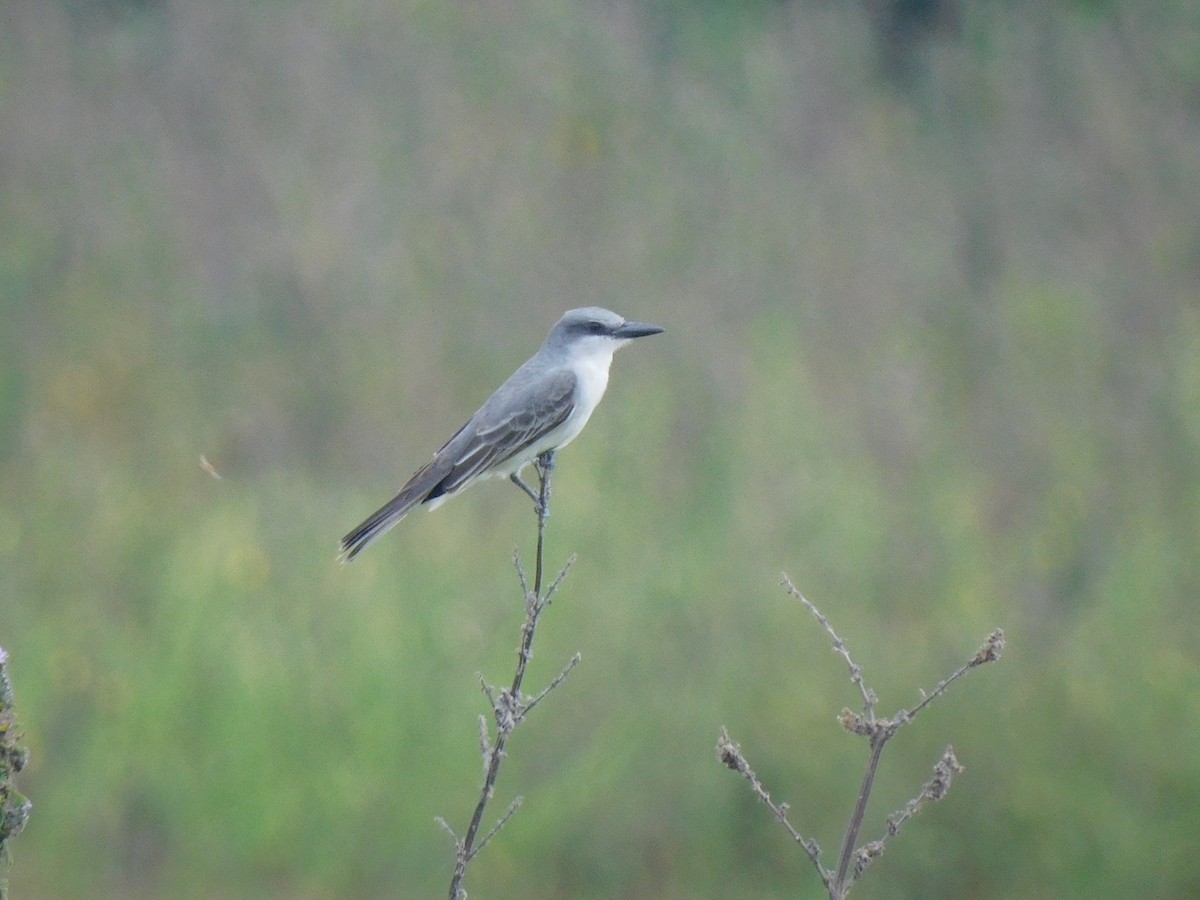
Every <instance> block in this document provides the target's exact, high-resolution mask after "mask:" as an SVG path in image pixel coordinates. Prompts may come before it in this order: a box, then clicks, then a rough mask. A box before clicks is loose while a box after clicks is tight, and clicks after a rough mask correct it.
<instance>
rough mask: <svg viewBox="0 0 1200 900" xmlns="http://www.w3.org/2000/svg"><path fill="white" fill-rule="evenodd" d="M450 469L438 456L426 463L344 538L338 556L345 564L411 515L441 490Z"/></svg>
mask: <svg viewBox="0 0 1200 900" xmlns="http://www.w3.org/2000/svg"><path fill="white" fill-rule="evenodd" d="M448 469H449V465H448V464H447V463H446V461H445V460H444V459H440V458H437V457H435V458H434V459H433V460H432V461H430V462H429V463H428V464H426V465H425V466H423V467H422V468H421V469H420V470H419V471H418V472H417V473H416V474H415V475H413V477H412V478H410V479H409V480H408V484H406V485H404V487H402V488H401V489H400V493H398V494H396V496H395V497H393V498H392V499H391V500H389V501H388V502H387V503H385V504H384V505H383V506H381V507H380V508H379V509H377V510H375V512H373V513H371V515H369V516H367V518H366V520H365V521H364V522H362V524H360V525H359V526H358V527H357V528H355V529H354V530H353V531H351V532H350V533H349V534H348V535H346V536H345V537H344V538H342V542H341V545H340V546H341V553H339V554H338V559H340V560H341V561H342V563H343V564H344V563H348V562H350V560H352V559H354V557H356V556H358V554H360V553H362V552H363V551H364V550H365V549H367V547H368V546H370V545H371V544H372V543H374V542H375V541H376V540H377V539H378V538H380V537H382V536H383V535H384V534H385V533H386V532H387V531H389V530H390V529H391V528H392V527H394V526H395V525H396V524H397V523H398V522H399V521H400V520H401V519H403V518H404V517H405V516H407V515H408V513H409V511H410V510H411V509H412V508H413V507H414V506H416V505H417V504H418V503H424V502H425V501H426V500H428V499H429V498H430V495H431V494H432V493H433V492H434V491H437V489H438V485H439V484H440V483H441V481H442V479H443V478H445V477H446V472H447V470H448Z"/></svg>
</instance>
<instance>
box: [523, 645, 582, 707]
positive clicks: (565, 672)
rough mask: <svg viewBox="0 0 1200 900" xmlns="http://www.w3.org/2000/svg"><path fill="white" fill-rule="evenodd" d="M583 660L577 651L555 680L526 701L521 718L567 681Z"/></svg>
mask: <svg viewBox="0 0 1200 900" xmlns="http://www.w3.org/2000/svg"><path fill="white" fill-rule="evenodd" d="M582 660H583V656H582V655H580V654H579V653H576V654H575V655H574V656H572V657H571V659H570V660H569V661H568V662H567V664H566V665H565V666H563V670H562V671H561V672H559V673H558V674H557V675H555V676H554V680H553V681H551V682H550V683H549V684H548V685H546V686H545V687H544V688H542V690H541V692H540V693H539V694H538V695H537V696H536V697H533V698H532V699H530V700H528V701H526V703H525V705H524V706H523V707H522V708H521V718H522V719H523V718H525V717H526V716H527V715H529V714H530V713H531V712H532V711H533V708H534V707H535V706H537V705H538V704H539V703H541V702H542V699H543V698H544V697H545V696H546V695H547V694H549V693H550V692H551V691H552V690H554V689H555V688H556V687H558V686H559V685H560V684H562V683H563V682H564V681H566V680H567V676H568V675H570V674H571V670H572V669H574V668H575V667H576V666H577V665H579V663H580V662H581V661H582Z"/></svg>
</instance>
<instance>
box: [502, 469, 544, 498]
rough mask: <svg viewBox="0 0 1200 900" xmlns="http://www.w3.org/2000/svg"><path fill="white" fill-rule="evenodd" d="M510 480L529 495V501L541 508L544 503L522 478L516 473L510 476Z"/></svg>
mask: <svg viewBox="0 0 1200 900" xmlns="http://www.w3.org/2000/svg"><path fill="white" fill-rule="evenodd" d="M508 480H509V481H511V482H512V483H513V484H515V485H516V486H517V487H519V488H520V489H521V490H523V491H524V492H525V493H526V494H528V495H529V499H530V500H532V501H533V505H534V506H539V505H540V504H541V502H542V501H541V498H540V497H538V492H537V491H535V490H534V489H533V488H531V487H530V486H529V485H527V484H526V483H525V482H524V481H522V480H521V476H520V475H518V474H517V473H516V472H513V473H512V474H511V475H509V476H508Z"/></svg>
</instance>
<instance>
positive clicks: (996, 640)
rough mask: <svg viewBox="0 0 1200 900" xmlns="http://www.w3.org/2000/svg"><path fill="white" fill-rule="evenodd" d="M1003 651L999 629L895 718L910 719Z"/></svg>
mask: <svg viewBox="0 0 1200 900" xmlns="http://www.w3.org/2000/svg"><path fill="white" fill-rule="evenodd" d="M1003 651H1004V631H1003V630H1002V629H1000V628H997V629H996V630H995V631H993V632H992V633H991V634H989V635H988V638H987V640H986V641H984V642H983V644H982V646H980V648H979V650H978V651H977V652H976V653H975V655H974V656H972V657H971V658H970V659H969V660H967V661H966V662H965V663H964V664H963V665H962V666H961V667H960V668H959V669H958V670H957V671H956V672H954V674H953V675H951V676H950V677H948V678H943V679H942V680H941V681H939V682H938V683H937V686H936V687H935V688H934V689H933V690H932V691H931V692H930V693H929V694H926V693H925V692H924V691H922V692H921V696H922V697H923V698H924V699H923V700H921V702H920V703H918V704H917V705H916V706H914V707H913V708H912V709H909V710H903V711H902V712H900V713H898V714H897V716H903V717H904V719H905V720H909V719H912V718H913V717H914V716H915V715H916V714H917V713H919V712H920V711H921V710H923V709H924V708H925V707H926V706H928V705H929V704H930V703H931V702H933V699H934V698H935V697H940V696H941V695H942V694H944V693H946V689H947V688H949V687H950V685H951V684H952V683H953V682H954V681H956V680H957V679H958V678H960V677H961V676H963V675H965V674H966V673H967V672H969V671H970V670H971V669H974V668H975V667H976V666H982V665H984V664H985V663H990V662H995V661H996V660H998V659H999V658H1000V654H1001V653H1002V652H1003Z"/></svg>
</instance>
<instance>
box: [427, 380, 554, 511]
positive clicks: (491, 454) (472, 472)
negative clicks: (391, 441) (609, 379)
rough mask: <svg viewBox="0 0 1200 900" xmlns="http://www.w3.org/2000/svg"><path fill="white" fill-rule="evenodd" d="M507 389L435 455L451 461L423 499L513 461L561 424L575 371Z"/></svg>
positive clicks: (457, 487)
mask: <svg viewBox="0 0 1200 900" xmlns="http://www.w3.org/2000/svg"><path fill="white" fill-rule="evenodd" d="M512 387H513V388H514V390H513V391H512V392H511V393H508V392H506V393H505V395H504V397H503V401H502V402H500V401H497V398H495V397H493V398H492V400H489V401H488V403H487V404H485V405H484V407H483V409H481V410H479V412H478V413H476V414H475V416H474V418H472V419H471V421H470V422H468V423H467V424H466V425H465V426H463V428H462V429H461V430H460V431H459V433H458V434H456V435H455V436H454V437H453V438H451V439H450V440H449V441H448V442H447V444H446V446H445V447H443V448H442V449H441V450H439V451H438V456H442V454H444V453H445V454H447V455H448V456H449V457H450V458H451V459H453V460H454V462H453V465H452V466H451V468H450V471H449V472H448V473H447V474H446V476H445V477H444V478H442V480H441V481H440V482H439V483H438V485H437V487H435V488H434V489H433V491H432V492H431V493H430V494H429V496H428V499H433V498H434V497H438V496H440V495H442V494H448V493H453V492H454V491H456V490H458V489H459V488H460V487H462V486H463V485H464V484H466V483H467V482H468V481H470V480H471V479H472V478H474V477H476V476H477V475H480V474H481V473H483V472H486V471H487V470H488V469H490V468H491V467H492V466H496V465H500V464H502V463H504V462H506V461H508V460H509V459H512V457H514V456H516V455H517V454H519V453H521V452H522V451H523V450H526V449H528V448H529V447H530V446H532V445H533V444H535V443H536V442H537V441H538V440H540V439H541V438H542V437H544V436H545V435H546V434H548V433H550V432H551V431H553V430H554V429H555V428H557V427H558V426H560V425H561V424H562V423H563V422H565V421H566V420H567V417H568V416H570V415H571V410H573V409H574V408H575V373H574V372H572V371H571V370H570V369H563V370H561V371H559V372H556V373H555V374H554V375H553V376H550V377H548V378H539V379H537V381H536V382H535V383H533V384H529V385H519V386H518V385H512ZM514 410H515V412H514ZM456 443H458V444H461V446H455V444H456Z"/></svg>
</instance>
